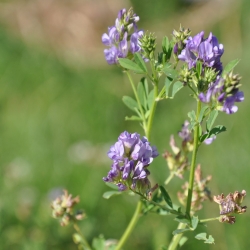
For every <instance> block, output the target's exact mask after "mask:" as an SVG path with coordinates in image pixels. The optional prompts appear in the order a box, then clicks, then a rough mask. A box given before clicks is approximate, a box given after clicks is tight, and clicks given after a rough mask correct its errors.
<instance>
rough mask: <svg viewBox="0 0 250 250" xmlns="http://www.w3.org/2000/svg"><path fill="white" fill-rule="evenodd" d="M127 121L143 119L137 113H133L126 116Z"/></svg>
mask: <svg viewBox="0 0 250 250" xmlns="http://www.w3.org/2000/svg"><path fill="white" fill-rule="evenodd" d="M125 121H142V118H141V117H139V116H136V115H132V116H131V117H128V116H126V117H125Z"/></svg>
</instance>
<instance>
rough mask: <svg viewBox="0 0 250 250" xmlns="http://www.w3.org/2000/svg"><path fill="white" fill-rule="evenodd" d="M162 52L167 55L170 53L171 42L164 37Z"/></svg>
mask: <svg viewBox="0 0 250 250" xmlns="http://www.w3.org/2000/svg"><path fill="white" fill-rule="evenodd" d="M162 50H163V52H164V53H165V54H167V53H168V50H169V40H168V37H167V36H165V37H163V39H162Z"/></svg>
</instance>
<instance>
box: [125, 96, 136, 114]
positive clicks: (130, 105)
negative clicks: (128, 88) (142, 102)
mask: <svg viewBox="0 0 250 250" xmlns="http://www.w3.org/2000/svg"><path fill="white" fill-rule="evenodd" d="M122 101H123V102H124V104H125V105H126V106H127V107H128V108H129V109H131V110H133V111H135V108H137V109H138V104H137V102H136V101H135V100H134V99H133V98H132V97H130V96H123V97H122Z"/></svg>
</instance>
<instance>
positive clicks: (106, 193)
mask: <svg viewBox="0 0 250 250" xmlns="http://www.w3.org/2000/svg"><path fill="white" fill-rule="evenodd" d="M120 194H122V192H121V191H107V192H105V193H104V194H103V195H102V197H103V198H104V199H109V198H110V197H112V196H114V195H120Z"/></svg>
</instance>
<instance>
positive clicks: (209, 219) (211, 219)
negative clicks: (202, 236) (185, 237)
mask: <svg viewBox="0 0 250 250" xmlns="http://www.w3.org/2000/svg"><path fill="white" fill-rule="evenodd" d="M219 219H220V217H214V218H208V219H203V220H200V223H203V222H208V221H213V220H219Z"/></svg>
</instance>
